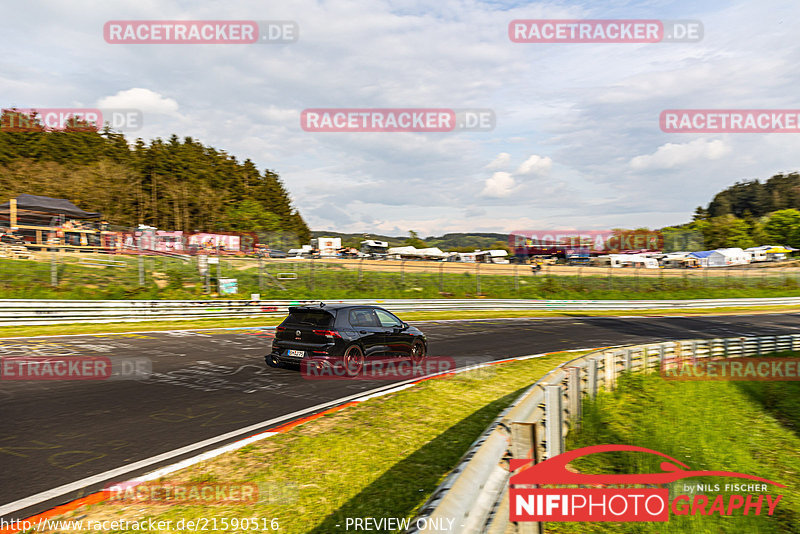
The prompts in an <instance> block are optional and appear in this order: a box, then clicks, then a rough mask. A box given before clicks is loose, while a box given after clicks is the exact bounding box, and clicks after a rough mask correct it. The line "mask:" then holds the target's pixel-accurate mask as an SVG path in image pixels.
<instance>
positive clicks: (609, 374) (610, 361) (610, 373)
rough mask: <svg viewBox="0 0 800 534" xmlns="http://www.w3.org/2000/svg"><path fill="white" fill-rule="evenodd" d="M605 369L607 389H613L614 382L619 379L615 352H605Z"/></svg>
mask: <svg viewBox="0 0 800 534" xmlns="http://www.w3.org/2000/svg"><path fill="white" fill-rule="evenodd" d="M603 371H604V375H605V383H606V384H605V386H606V390H607V391H611V390H613V389H614V384H615V383H616V381H617V380H616V379H617V365H616V358H615V357H614V353H613V352H606V353H605V367H604V368H603Z"/></svg>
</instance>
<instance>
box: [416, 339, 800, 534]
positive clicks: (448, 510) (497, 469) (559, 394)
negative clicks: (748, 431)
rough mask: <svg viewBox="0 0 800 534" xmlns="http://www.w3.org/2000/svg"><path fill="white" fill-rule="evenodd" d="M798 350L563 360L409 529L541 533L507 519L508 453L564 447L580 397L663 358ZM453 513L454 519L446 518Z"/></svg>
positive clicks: (752, 344) (661, 352)
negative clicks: (451, 528) (448, 528)
mask: <svg viewBox="0 0 800 534" xmlns="http://www.w3.org/2000/svg"><path fill="white" fill-rule="evenodd" d="M798 349H800V334H787V335H781V336H761V337H733V338H717V339H693V340H683V341H671V342H666V343H651V344H647V345H633V346H626V347H615V348H612V349H604V350H599V351H595V352H592V353H589V354H585V355H583V356H581V357H578V358H575V359H573V360H570V361H568V362H565V363H562V364H561V365H559V366H558V367H556V368H555V369H553V370H552V371H550V372H549V373H547V374H546V375H545V376H543V377H542V378H541V379H539V380H538V381H537V382H536V383H535V384H533V385H532V386H531V387H530V388H528V390H527V391H525V392H524V393H523V394H522V395H520V397H519V398H518V399H517V400H516V401H515V402H514V403H513V404H512V405H511V406H510V407H508V408H507V409H506V410H505V411H503V412H502V413H501V414H500V415H499V416H498V418H497V419H496V420H495V421H494V422H493V423H492V424H491V425H490V426H489V428H488V429H486V431H485V432H484V433H483V434H482V435H481V437H480V438H478V440H476V441H475V443H473V444H472V446H471V447H470V449H469V451H468V452H467V453H466V454H465V455H464V456H463V457H462V458H461V461H460V462H459V464H458V465H457V466H456V468H455V469H453V471H452V472H451V473H450V475H448V477H447V478H446V479H445V480H444V481H443V482H442V484H440V485H439V487H438V488H437V489H436V490H435V491H434V492H433V494H432V495H431V497H430V499H428V501H427V502H426V503H425V504H424V505H423V506H422V508H421V509H420V512H419V514H418V515H417V517H416V518H415V520H414V521H412V522H411V525H412V526H411V528H410V529H409V530H408V531H407V532H408V533H414V534H417V533H423V532H434V531H435V532H442V530H429V529H425V528H422V529H419V528H418V527H417V525H436V526H440V525H448V524H452V525H453V530H451V532H454V533H459V534H472V533H476V534H477V533H482V534H514V533H517V534H529V533H530V534H541V533H542V527H541V524H540V523H514V522H511V521H509V497H508V487H509V478H510V476H511V473H510V471H509V460H511V459H531V458H533V460H534V461H535V462H540V461H543V460H546V459H548V458H551V457H553V456H556V455H558V454H561V453H562V452H564V438H565V437H566V436H567V434H568V433H569V432H570V431H571V430H573V429H576V428H577V426H578V425H579V423H580V419H581V403H582V400H583V398H584V397H590V398H591V397H594V396H595V395H596V394H597V392H598V391H599V390H600V388H605V389H613V388H614V385H615V383H616V380H617V378H618V377H619V375H620V373H623V372H636V371H642V372H652V371H653V370H658V369H659V368H660V367H661V364H662V362H664V361H665V359H673V358H690V357H691V358H698V359H704V358H718V357H719V358H737V357H745V356H761V355H763V354H769V353H774V352H780V351H785V350H798ZM449 520H452V523H451V522H450V521H449Z"/></svg>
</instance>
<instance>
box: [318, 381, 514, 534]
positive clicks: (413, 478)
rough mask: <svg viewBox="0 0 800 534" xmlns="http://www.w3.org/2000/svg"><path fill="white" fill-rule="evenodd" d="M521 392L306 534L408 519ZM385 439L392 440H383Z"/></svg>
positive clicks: (440, 439)
mask: <svg viewBox="0 0 800 534" xmlns="http://www.w3.org/2000/svg"><path fill="white" fill-rule="evenodd" d="M523 391H524V388H523V389H519V390H517V391H515V392H513V393H509V394H508V395H506V396H504V397H501V398H499V399H497V400H495V401H493V402H491V403H489V404H487V405H485V406H483V407H482V408H481V409H479V410H477V411H475V412H473V413H472V414H471V415H469V417H466V418H464V419H462V420H461V421H459V422H458V423H456V424H455V425H453V426H451V427H450V428H448V429H447V430H445V431H444V432H442V433H441V434H439V435H438V436H437V437H436V438H435V439H433V440H432V441H430V442H428V443H426V444H425V445H424V446H422V447H421V448H419V449H417V450H416V451H414V452H413V453H412V454H411V455H410V456H408V457H406V458H404V459H402V460H400V461H399V462H397V463H396V464H395V465H394V466H392V468H391V469H389V470H388V471H387V472H385V473H384V474H383V475H381V476H380V477H379V478H378V479H376V480H375V481H374V482H372V483H371V484H370V485H369V486H367V487H365V488H364V489H363V490H362V491H361V492H360V493H358V495H356V496H354V497H353V498H352V499H350V500H349V501H347V502H346V503H345V504H344V505H342V506H341V507H340V508H339V509H337V510H335V511H334V512H332V513H331V514H330V515H328V516H327V517H326V518H325V519H323V521H322V522H321V523H320V524H319V525H317V526H316V527H315V528H314V529H313V530H310V531H309V532H311V533H313V534H330V533H331V532H340V531H344V530H345V520H346V518H348V517H350V518H357V517H358V518H361V517H374V518H381V517H398V518H401V517H408V516H409V515H411V514H412V513H413V512H414V511H415V510H416V509H417V508H418V507H419V506H420V505H422V504H423V503H424V502H425V500H426V499H427V498H428V496H429V495H430V494H431V493H432V492H433V490H435V489H436V487H437V486H438V485H439V483H440V482H441V481H442V479H443V478H444V476H445V475H446V474H447V473H448V472H450V471H451V470H452V469H453V468H454V467H455V466H456V464H457V463H458V461H459V459H460V458H461V457H462V456H463V455H464V453H465V452H466V451H467V449H468V448H469V446H470V445H471V444H472V442H474V441H475V440H476V439H477V438H478V437H479V436H480V435H481V434H482V433H483V431H484V430H486V428H487V427H488V426H489V425H490V424H491V422H492V421H493V420H494V419H495V418H496V417H497V415H498V414H499V413H500V412H501V411H502V410H503V409H504V408H506V407H507V406H508V405H509V404H511V403H512V402H513V401H514V399H516V398H517V397H518V396H519V395H520V394H521V393H522V392H523ZM386 439H387V440H390V439H392V437H391V436H386Z"/></svg>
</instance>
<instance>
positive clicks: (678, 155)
mask: <svg viewBox="0 0 800 534" xmlns="http://www.w3.org/2000/svg"><path fill="white" fill-rule="evenodd" d="M730 152H731V147H729V146H728V145H726V144H725V143H723V142H722V141H720V140H719V139H715V140H714V141H707V140H705V139H695V140H694V141H690V142H688V143H684V144H675V143H666V144H663V145H661V146H660V147H658V150H656V151H655V152H654V153H653V154H645V155H642V156H636V157H635V158H632V159H631V161H630V167H631V168H632V169H634V170H637V171H643V170H650V169H672V168H675V167H682V166H685V165H687V164H689V163H695V162H697V161H701V160H717V159H720V158H722V157H723V156H726V155H728V154H729V153H730Z"/></svg>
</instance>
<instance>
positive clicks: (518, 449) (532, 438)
mask: <svg viewBox="0 0 800 534" xmlns="http://www.w3.org/2000/svg"><path fill="white" fill-rule="evenodd" d="M538 425H539V423H527V422H523V421H515V422H513V423H511V455H512V456H513V457H514V458H517V459H525V458H530V459H532V460H533V463H539V461H540V460H541V459H540V458H539V447H538V443H536V436H537V430H538V429H537V426H538Z"/></svg>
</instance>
